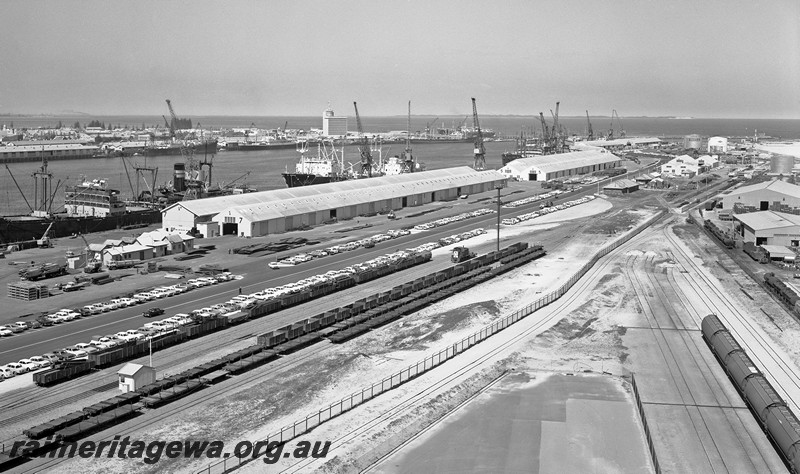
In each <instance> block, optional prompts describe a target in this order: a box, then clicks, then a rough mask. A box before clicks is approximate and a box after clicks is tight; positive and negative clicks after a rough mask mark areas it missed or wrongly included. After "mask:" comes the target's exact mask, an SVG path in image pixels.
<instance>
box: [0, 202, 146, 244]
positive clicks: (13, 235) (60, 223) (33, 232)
mask: <svg viewBox="0 0 800 474" xmlns="http://www.w3.org/2000/svg"><path fill="white" fill-rule="evenodd" d="M159 222H161V211H160V210H145V211H130V212H126V213H124V214H120V215H116V216H109V217H68V216H64V217H55V218H50V219H43V218H34V217H29V216H11V217H0V243H3V244H10V243H15V242H23V241H29V240H36V239H40V238H42V235H44V232H45V231H46V230H47V228H48V227H49V226H50V224H51V223H52V224H53V227H52V228H51V229H50V233H49V234H48V236H49V237H51V238H59V237H69V236H71V235H73V234H90V233H92V232H103V231H106V230H113V229H118V228H122V227H127V226H137V225H150V224H156V223H159Z"/></svg>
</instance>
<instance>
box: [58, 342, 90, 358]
mask: <svg viewBox="0 0 800 474" xmlns="http://www.w3.org/2000/svg"><path fill="white" fill-rule="evenodd" d="M63 353H65V354H72V355H74V356H75V358H76V359H88V358H89V353H88V352H86V351H85V350H83V349H81V348H79V347H77V344H76V345H74V346H70V347H67V348H65V349H64V351H63Z"/></svg>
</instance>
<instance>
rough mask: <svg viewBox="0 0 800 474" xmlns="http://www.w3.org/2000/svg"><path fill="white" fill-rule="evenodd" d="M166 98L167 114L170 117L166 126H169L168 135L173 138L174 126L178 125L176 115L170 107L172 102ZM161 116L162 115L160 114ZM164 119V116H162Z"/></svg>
mask: <svg viewBox="0 0 800 474" xmlns="http://www.w3.org/2000/svg"><path fill="white" fill-rule="evenodd" d="M166 100H167V108H168V109H169V116H170V118H172V121H170V122H169V123H168V124H167V126H168V127H169V136H170V137H172V138H175V128H176V127H177V126H178V116H177V115H175V110H174V109H173V108H172V102H171V101H170V100H169V99H166ZM162 117H163V116H162ZM164 120H166V117H165V118H164Z"/></svg>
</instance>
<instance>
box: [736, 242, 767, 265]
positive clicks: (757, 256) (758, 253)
mask: <svg viewBox="0 0 800 474" xmlns="http://www.w3.org/2000/svg"><path fill="white" fill-rule="evenodd" d="M742 251H743V252H744V253H746V254H747V255H749V256H750V258H752V259H753V260H755V261H756V262H758V263H769V254H768V253H767V251H766V250H764V249H763V248H761V247H760V246H758V245H756V244H754V243H753V242H745V243H744V246H742Z"/></svg>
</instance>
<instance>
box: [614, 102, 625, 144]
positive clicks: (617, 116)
mask: <svg viewBox="0 0 800 474" xmlns="http://www.w3.org/2000/svg"><path fill="white" fill-rule="evenodd" d="M614 117H616V118H617V125H619V137H620V138H625V129H623V128H622V120H620V118H619V115H618V114H617V110H616V109H614V110H613V111H612V112H611V123H612V127H611V128H614V127H613V123H614Z"/></svg>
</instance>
